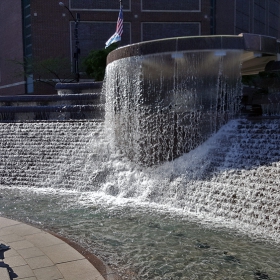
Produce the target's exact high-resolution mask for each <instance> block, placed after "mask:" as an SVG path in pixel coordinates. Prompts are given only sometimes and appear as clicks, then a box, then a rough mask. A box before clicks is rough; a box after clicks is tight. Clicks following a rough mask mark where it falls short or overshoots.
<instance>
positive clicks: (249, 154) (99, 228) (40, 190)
mask: <svg viewBox="0 0 280 280" xmlns="http://www.w3.org/2000/svg"><path fill="white" fill-rule="evenodd" d="M217 38H218V39H217ZM246 38H247V39H248V38H251V40H249V39H248V40H249V41H248V40H247V39H246ZM252 38H254V40H253V41H254V42H255V44H253V43H252ZM186 40H187V39H186ZM196 40H198V41H196ZM207 40H209V41H210V42H211V41H214V42H216V43H217V41H219V42H224V43H225V42H227V45H228V47H227V48H226V51H225V50H224V48H225V45H223V48H221V47H217V46H216V47H215V48H212V49H211V50H209V51H206V52H204V51H202V53H201V54H200V53H199V52H194V51H193V49H191V50H190V52H188V51H185V50H182V49H181V48H179V46H180V42H179V41H180V40H179V39H178V40H177V39H176V40H175V41H174V40H170V42H171V41H172V44H173V43H174V42H175V46H177V52H176V51H174V50H171V51H168V48H169V47H168V46H165V45H164V44H163V41H161V40H160V41H158V42H153V43H152V44H151V45H150V46H152V47H151V49H149V48H148V47H147V45H146V44H145V43H143V45H141V44H139V45H132V46H131V49H130V48H129V47H127V48H121V49H120V50H117V51H116V52H113V53H112V54H111V56H110V58H109V62H110V63H109V65H108V70H107V77H106V89H107V91H108V96H107V97H106V119H105V121H101V120H100V119H97V120H77V119H76V120H71V121H69V120H68V121H65V120H64V121H56V120H52V121H50V120H49V121H45V120H43V121H42V120H40V121H39V120H38V121H35V120H33V121H30V120H29V121H28V122H20V121H14V122H2V123H0V133H1V135H2V137H1V140H0V155H1V163H0V174H1V179H0V215H4V216H7V217H9V218H14V219H19V220H21V221H24V222H28V223H32V224H34V225H37V226H39V227H43V228H48V229H51V230H53V231H55V232H57V233H59V234H62V235H63V236H66V237H68V238H70V239H72V240H74V241H76V242H78V243H79V244H80V245H82V246H83V247H85V248H86V249H88V250H89V251H91V252H92V253H94V254H96V255H97V256H99V257H100V258H101V259H103V260H104V262H105V263H107V264H110V266H111V267H112V268H113V269H114V270H115V271H116V272H117V273H118V274H119V275H121V277H122V279H128V280H139V279H140V280H143V279H147V280H170V279H175V280H179V279H180V280H186V279H188V280H189V279H209V280H210V279H211V280H212V279H226V278H228V279H231V280H232V279H233V280H235V279H236V280H237V279H252V280H258V279H278V278H279V276H280V268H279V263H280V254H279V251H280V250H279V246H280V219H279V215H280V202H279V201H280V200H279V198H280V190H279V187H278V186H279V185H280V180H279V176H278V175H279V172H280V153H279V150H280V134H279V133H278V131H279V129H280V120H279V119H278V118H273V119H270V118H261V119H256V118H254V119H247V118H244V117H240V116H239V117H236V113H237V108H236V106H237V104H238V99H239V95H240V91H239V88H240V74H238V73H236V72H235V71H237V69H239V70H241V72H242V73H244V72H246V73H248V72H253V71H255V69H256V68H258V69H261V68H262V67H265V64H266V63H267V61H268V60H271V59H272V60H273V59H274V58H275V56H276V54H277V51H275V49H274V48H273V47H271V45H274V46H276V47H277V44H276V41H275V39H273V38H267V37H262V36H258V35H248V34H247V35H245V34H244V35H243V36H233V37H232V36H226V37H223V36H219V37H213V38H212V37H211V38H209V39H207ZM183 41H184V40H183ZM195 41H196V42H199V39H196V38H195ZM176 42H177V43H176ZM203 42H204V43H205V41H203ZM229 42H230V44H229ZM244 42H245V43H244ZM249 42H251V43H252V44H253V46H252V45H250V44H249ZM260 42H262V43H261V44H260ZM268 42H271V44H268ZM185 43H186V41H185ZM185 43H184V44H185ZM200 43H201V41H200ZM154 44H158V49H159V50H162V51H163V53H162V54H160V55H159V56H155V57H154V55H153V53H154V51H153V49H154V46H155V45H154ZM168 44H169V43H168ZM168 44H167V45H168ZM170 44H171V43H170ZM197 44H198V43H197ZM198 45H199V44H198ZM198 45H196V47H197V48H198ZM213 45H214V43H213ZM186 46H187V44H185V47H186ZM191 46H192V48H194V45H191ZM210 46H211V44H209V48H210ZM257 46H258V47H257ZM202 47H203V46H201V47H200V48H198V49H200V50H201V48H202ZM143 50H145V53H141V52H142V51H143ZM151 51H152V52H151ZM274 51H275V52H274ZM135 52H138V53H139V54H140V57H137V56H135ZM170 52H171V55H170ZM225 53H226V56H225V55H224V54H225ZM260 53H261V54H263V53H265V54H266V55H262V56H261V55H260ZM172 54H173V58H172ZM146 55H148V56H146ZM182 55H183V58H182ZM130 56H132V57H131V58H130ZM227 56H228V57H227ZM117 57H118V58H120V59H117ZM233 57H237V58H239V59H241V58H242V61H243V63H242V65H240V63H239V62H238V63H237V62H236V59H233ZM110 59H111V61H110ZM166 59H167V60H168V61H170V63H171V65H172V67H169V66H168V67H167V69H166V72H164V73H168V75H170V74H172V77H173V79H169V78H168V79H167V81H168V83H167V85H166V87H165V88H164V89H161V88H160V86H161V85H163V81H165V79H166V77H165V76H164V75H163V70H162V71H161V70H160V71H159V72H160V73H157V71H156V72H155V73H154V72H153V74H151V78H153V80H152V81H153V82H149V81H148V79H147V75H148V69H154V67H155V65H156V63H161V64H160V65H161V66H160V69H162V68H164V67H163V66H164V65H165V60H166ZM172 59H173V60H172ZM174 59H175V61H176V62H174ZM182 59H183V60H184V61H182ZM203 59H207V61H209V63H210V65H215V67H216V66H217V67H218V70H217V69H216V68H215V69H212V71H208V70H207V69H205V73H207V75H208V76H207V79H206V82H207V84H209V91H207V90H206V89H205V84H200V83H199V82H198V78H197V76H195V75H194V76H193V77H192V78H189V80H187V81H186V82H183V77H179V78H177V76H176V75H173V74H174V71H175V73H179V72H180V71H181V69H185V67H186V61H193V62H195V63H196V64H197V66H196V67H193V68H192V69H193V70H194V71H203V70H204V69H203V67H202V62H201V61H202V60H203ZM149 60H151V64H149ZM171 60H172V62H171ZM232 61H234V63H233V64H234V67H233V68H232V69H230V67H228V64H229V63H232ZM124 62H125V63H124ZM126 63H127V64H128V65H129V67H130V68H129V70H130V71H129V75H127V73H125V71H124V72H123V71H121V70H118V66H121V68H122V69H123V70H126V68H125V67H126V66H125V64H126ZM134 63H136V66H133V65H134ZM118 64H119V65H118ZM179 64H180V65H179ZM139 65H141V67H142V68H141V72H139V67H138V66H139ZM252 65H253V66H254V67H251V66H252ZM180 67H183V68H180ZM224 69H227V70H226V71H228V72H223V71H224ZM178 70H180V71H179V72H178ZM190 70H191V69H187V70H186V71H187V73H190V72H188V71H190ZM212 72H213V73H212ZM225 73H227V74H226V75H225ZM132 74H136V78H135V77H134V76H133V77H134V78H133V79H132V81H131V80H129V79H130V78H131V77H132ZM143 77H144V78H145V79H142V78H143ZM174 77H175V78H176V79H175V80H174ZM115 82H116V84H115ZM125 84H127V88H125V87H124V85H125ZM172 85H176V91H172ZM195 86H197V87H195ZM189 87H191V88H193V89H196V90H195V93H196V94H193V95H191V96H188V95H187V96H186V93H188V94H190V89H189ZM151 88H154V89H156V92H160V98H161V99H157V96H155V95H153V94H150V95H149V93H148V92H147V91H146V89H151ZM214 89H216V91H215V90H214ZM223 89H227V90H228V89H230V91H229V93H228V92H227V93H226V94H225V92H224V93H223ZM131 90H133V92H135V93H138V92H140V94H134V95H133V94H132V93H133V92H132V91H131ZM138 90H139V91H138ZM200 90H202V91H203V92H204V93H205V92H207V93H208V94H209V95H203V94H200V93H199V91H200ZM214 92H218V94H219V95H218V97H216V99H215V96H214ZM165 93H169V95H168V98H167V99H165V95H164V94H165ZM115 96H116V97H117V99H116V102H115V101H114V97H115ZM224 96H227V97H226V98H224ZM175 97H176V98H175ZM228 100H232V101H233V106H232V105H231V104H230V103H229V102H228ZM128 101H132V103H129V102H128ZM183 102H185V103H183ZM215 102H217V103H215ZM183 104H185V105H183ZM217 104H218V105H217ZM151 105H156V106H155V108H153V106H151ZM170 105H171V108H169V106H170ZM175 105H177V106H175ZM184 106H185V107H186V108H187V109H188V110H189V111H188V112H186V114H185V113H184V112H183V107H184ZM231 106H232V107H231ZM139 116H141V117H143V118H144V117H145V118H144V119H139V120H138V118H137V117H139ZM176 116H177V117H176ZM206 116H207V117H206ZM176 118H177V119H176ZM207 118H208V119H207ZM154 120H156V122H155V123H154ZM169 120H170V126H168V127H165V126H164V125H166V124H168V125H169V123H167V121H169ZM179 120H180V123H179ZM140 121H143V122H142V123H140ZM210 121H211V122H210ZM178 123H179V124H180V126H181V127H182V129H185V130H184V131H180V129H179V126H177V127H176V125H177V124H178ZM197 123H198V124H199V125H196V124H197ZM116 125H117V129H115V126H116ZM155 125H159V128H158V130H159V131H163V134H165V135H164V137H165V138H160V139H159V138H158V137H159V136H158V135H159V133H158V132H157V128H156V127H155ZM172 126H173V127H172ZM193 126H194V127H193ZM125 127H126V129H127V131H126V130H125ZM192 129H193V130H192ZM215 131H217V132H216V133H214V132H215ZM136 132H137V133H138V134H137V133H136ZM175 132H176V133H175ZM174 135H175V137H174ZM190 135H191V136H190ZM193 135H194V136H193ZM129 136H130V137H129ZM168 137H171V139H169V138H168ZM115 140H117V141H115ZM185 140H187V146H186V147H184V146H183V145H182V143H183V141H185ZM197 141H198V142H199V143H200V144H199V143H198V142H197ZM202 141H204V142H203V143H202ZM115 142H116V144H115ZM150 144H152V147H149V145H150ZM159 144H162V146H163V147H162V148H160V149H157V147H159ZM169 144H170V146H171V147H172V151H170V150H169ZM145 145H146V146H145ZM132 148H134V149H135V150H134V153H133V152H132ZM184 151H189V152H188V153H184ZM182 153H183V154H182ZM180 155H181V156H180ZM172 158H173V160H172V161H171V160H170V159H172ZM130 159H133V161H131V160H130ZM163 161H164V162H163ZM139 163H140V164H139ZM106 277H107V276H106ZM109 277H110V276H108V278H107V279H108V280H111V279H112V278H109Z"/></svg>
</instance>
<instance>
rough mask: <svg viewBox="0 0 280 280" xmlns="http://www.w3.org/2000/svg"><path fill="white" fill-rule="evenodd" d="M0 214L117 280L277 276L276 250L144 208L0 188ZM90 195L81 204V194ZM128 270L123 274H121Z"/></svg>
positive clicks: (76, 195) (77, 194) (69, 194)
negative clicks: (48, 236) (63, 240)
mask: <svg viewBox="0 0 280 280" xmlns="http://www.w3.org/2000/svg"><path fill="white" fill-rule="evenodd" d="M0 193H1V198H0V205H1V208H0V214H1V215H4V216H6V217H9V218H13V219H18V220H21V221H25V222H28V223H31V224H34V225H37V226H39V227H42V228H47V229H51V230H53V231H55V232H58V233H60V234H62V235H64V236H67V237H69V238H71V239H72V240H75V241H77V242H78V243H80V244H81V245H82V246H84V247H85V248H87V249H88V250H89V251H91V252H92V253H94V254H96V255H98V256H100V258H102V259H103V260H104V261H105V262H106V263H108V264H110V265H111V266H112V267H113V268H115V269H117V270H118V272H119V274H120V275H122V276H123V279H130V280H132V279H154V280H171V279H188V280H189V279H209V280H210V279H211V280H212V279H248V280H249V279H252V280H253V279H279V277H280V267H279V263H280V253H279V252H280V247H279V245H277V244H273V243H268V242H265V241H260V240H254V239H250V238H249V237H247V236H246V235H241V234H240V233H238V232H237V231H235V230H230V231H229V230H227V229H222V228H221V227H220V228H215V227H213V226H211V225H210V224H209V225H207V223H204V224H200V223H197V222H196V221H195V220H192V219H190V218H186V217H184V216H182V215H178V214H177V215H175V214H174V213H173V214H172V213H171V212H168V211H164V210H161V211H160V210H155V209H152V208H149V207H145V208H144V207H141V206H139V207H137V208H136V207H135V206H134V205H129V204H127V205H125V206H124V205H123V206H122V207H120V206H117V205H116V204H115V205H113V204H110V203H106V197H104V196H98V195H97V196H95V197H92V196H91V194H90V193H81V192H71V191H68V192H67V191H58V190H54V189H33V190H32V189H17V188H1V189H0ZM90 196H91V198H90V199H89V197H90ZM128 272H129V274H130V275H133V276H129V277H126V276H125V275H126V274H127V273H128Z"/></svg>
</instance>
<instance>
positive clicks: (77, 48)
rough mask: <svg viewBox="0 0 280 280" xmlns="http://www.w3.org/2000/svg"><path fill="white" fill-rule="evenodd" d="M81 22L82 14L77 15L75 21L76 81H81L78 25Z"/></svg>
mask: <svg viewBox="0 0 280 280" xmlns="http://www.w3.org/2000/svg"><path fill="white" fill-rule="evenodd" d="M79 21H80V14H79V13H76V20H75V53H74V61H75V65H74V67H75V68H74V69H75V76H76V81H77V82H79V81H80V72H79V55H80V48H79V36H78V25H79Z"/></svg>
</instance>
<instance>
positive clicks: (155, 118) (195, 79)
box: [105, 51, 243, 166]
mask: <svg viewBox="0 0 280 280" xmlns="http://www.w3.org/2000/svg"><path fill="white" fill-rule="evenodd" d="M242 55H243V51H227V53H226V55H221V54H220V53H219V52H215V51H204V52H181V53H164V54H156V55H146V56H140V57H129V58H124V59H119V60H116V61H114V62H112V63H110V64H109V65H108V66H107V70H106V82H105V84H106V99H107V100H106V103H107V105H106V106H107V110H106V112H107V116H106V118H107V119H108V120H110V121H109V122H108V125H109V126H113V127H114V128H112V134H111V136H110V137H112V138H113V139H114V140H115V143H116V145H117V146H118V147H119V150H120V151H121V153H123V154H124V155H126V156H127V157H128V158H129V159H131V160H133V161H134V162H136V163H138V164H142V165H148V166H149V165H154V164H159V163H160V162H163V161H167V160H173V159H174V158H176V157H178V156H180V155H182V154H183V153H186V152H189V151H190V150H192V149H194V148H196V147H197V146H198V145H200V144H201V143H203V142H204V141H205V140H206V139H207V138H208V137H210V136H211V135H212V134H213V133H215V132H216V131H217V130H218V129H219V128H220V127H221V126H222V125H223V124H225V123H226V122H227V121H228V120H230V119H232V118H234V117H235V116H236V114H237V112H238V110H239V102H240V97H241V92H242V90H241V89H242V86H241V74H240V73H241V71H240V69H241V56H242ZM206 65H207V67H206ZM113 130H114V131H113Z"/></svg>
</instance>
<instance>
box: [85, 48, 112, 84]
mask: <svg viewBox="0 0 280 280" xmlns="http://www.w3.org/2000/svg"><path fill="white" fill-rule="evenodd" d="M116 48H117V44H116V43H114V44H112V45H110V46H109V47H108V48H106V49H102V50H92V51H91V52H90V53H89V55H88V56H87V57H86V58H85V59H84V61H83V64H84V66H85V71H86V73H87V74H88V75H89V76H90V77H92V78H94V79H95V81H102V80H103V79H104V75H105V69H106V59H107V55H108V54H109V53H110V52H111V51H113V50H115V49H116Z"/></svg>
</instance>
